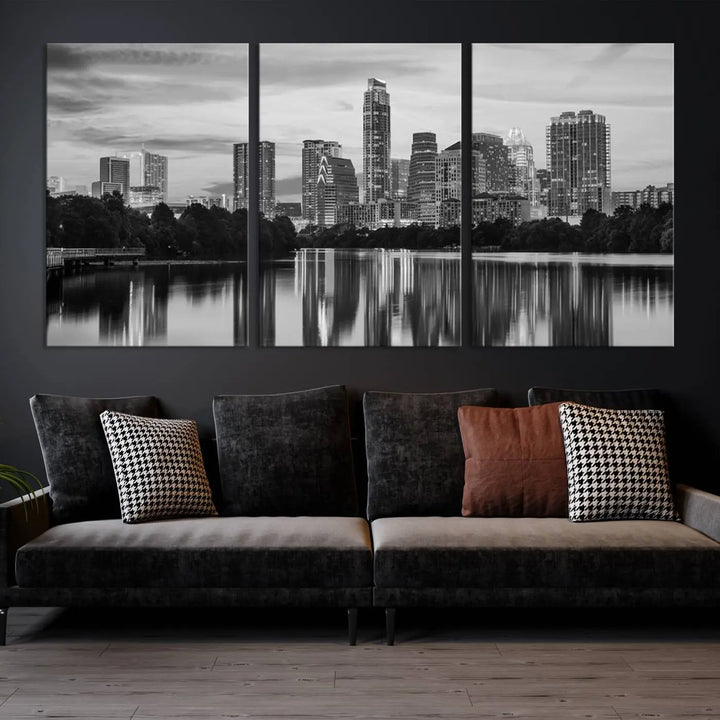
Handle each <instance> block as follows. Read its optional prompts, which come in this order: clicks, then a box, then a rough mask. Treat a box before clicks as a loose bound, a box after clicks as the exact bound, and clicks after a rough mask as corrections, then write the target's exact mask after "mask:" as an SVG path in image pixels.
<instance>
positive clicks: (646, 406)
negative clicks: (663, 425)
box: [528, 387, 667, 410]
mask: <svg viewBox="0 0 720 720" xmlns="http://www.w3.org/2000/svg"><path fill="white" fill-rule="evenodd" d="M554 402H576V403H580V404H582V405H593V406H595V407H601V408H610V409H613V410H665V409H666V406H667V398H666V397H665V395H664V393H663V392H662V391H660V390H657V389H654V388H628V389H625V390H578V389H570V388H551V387H531V388H530V389H529V390H528V404H529V405H543V404H545V403H554Z"/></svg>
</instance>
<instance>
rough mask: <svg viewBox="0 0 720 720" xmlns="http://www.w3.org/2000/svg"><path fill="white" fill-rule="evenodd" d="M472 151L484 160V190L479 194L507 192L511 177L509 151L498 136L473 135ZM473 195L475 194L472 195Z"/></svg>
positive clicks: (489, 134)
mask: <svg viewBox="0 0 720 720" xmlns="http://www.w3.org/2000/svg"><path fill="white" fill-rule="evenodd" d="M472 149H473V150H478V151H480V152H481V153H482V156H483V158H484V160H485V185H486V190H483V191H481V192H486V191H487V192H509V191H510V187H511V181H512V177H513V172H512V164H511V162H510V149H509V148H508V147H506V146H505V143H504V142H503V139H502V137H500V135H492V134H491V133H473V134H472ZM473 194H475V193H473Z"/></svg>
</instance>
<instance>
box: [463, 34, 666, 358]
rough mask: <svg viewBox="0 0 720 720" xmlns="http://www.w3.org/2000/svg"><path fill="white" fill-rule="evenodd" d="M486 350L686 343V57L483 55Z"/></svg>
mask: <svg viewBox="0 0 720 720" xmlns="http://www.w3.org/2000/svg"><path fill="white" fill-rule="evenodd" d="M472 76H473V135H472V163H473V190H472V197H473V199H472V248H473V262H472V278H473V311H472V312H473V315H472V325H473V338H472V340H473V343H474V344H476V345H485V346H528V345H532V346H621V345H624V346H639V345H652V346H663V345H665V346H668V345H673V343H674V288H673V269H674V257H673V249H674V238H673V220H674V215H673V208H674V200H675V184H674V175H673V172H674V171H673V165H674V156H673V147H674V137H673V109H674V97H673V87H674V73H673V46H672V44H668V43H636V44H588V43H573V44H548V43H545V44H534V45H532V44H517V45H512V44H499V45H498V44H476V45H473V62H472Z"/></svg>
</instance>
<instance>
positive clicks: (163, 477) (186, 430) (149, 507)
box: [100, 410, 218, 523]
mask: <svg viewBox="0 0 720 720" xmlns="http://www.w3.org/2000/svg"><path fill="white" fill-rule="evenodd" d="M100 421H101V422H102V426H103V430H104V431H105V437H106V438H107V443H108V448H109V450H110V457H111V458H112V463H113V469H114V471H115V480H116V482H117V486H118V493H119V495H120V511H121V513H122V519H123V520H124V521H125V522H127V523H135V522H143V521H145V520H159V519H162V518H173V517H190V516H196V515H217V514H218V513H217V510H216V509H215V505H214V503H213V499H212V493H211V490H210V483H209V482H208V479H207V475H206V473H205V465H204V464H203V458H202V453H201V451H200V439H199V437H198V431H197V425H196V423H195V422H194V421H193V420H157V419H154V418H144V417H139V416H137V415H127V414H125V413H119V412H112V411H109V410H106V411H105V412H103V413H101V414H100Z"/></svg>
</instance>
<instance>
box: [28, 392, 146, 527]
mask: <svg viewBox="0 0 720 720" xmlns="http://www.w3.org/2000/svg"><path fill="white" fill-rule="evenodd" d="M30 408H31V410H32V415H33V419H34V421H35V428H36V430H37V435H38V439H39V441H40V448H41V450H42V454H43V459H44V461H45V472H46V474H47V479H48V483H49V485H50V500H51V506H52V510H51V518H52V522H53V523H54V524H58V523H68V522H78V521H81V520H102V519H105V518H119V517H120V502H119V499H118V490H117V485H116V483H115V473H114V472H113V466H112V460H111V459H110V452H109V450H108V446H107V441H106V439H105V434H104V432H103V428H102V424H101V422H100V413H102V412H103V411H104V410H114V411H116V412H122V413H128V414H130V415H141V416H144V417H151V418H156V417H158V413H159V404H158V401H157V398H155V397H151V396H138V397H122V398H84V397H71V396H62V395H44V394H39V395H34V396H33V397H32V398H31V399H30Z"/></svg>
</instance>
